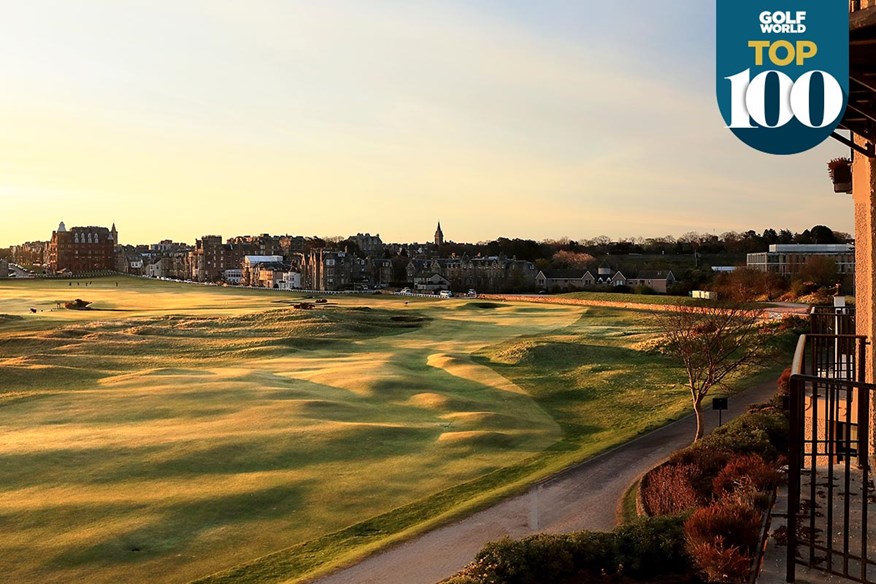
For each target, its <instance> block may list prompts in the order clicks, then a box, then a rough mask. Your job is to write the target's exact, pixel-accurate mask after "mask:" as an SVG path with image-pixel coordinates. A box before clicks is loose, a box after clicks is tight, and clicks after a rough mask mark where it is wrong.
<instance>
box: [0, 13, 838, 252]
mask: <svg viewBox="0 0 876 584" xmlns="http://www.w3.org/2000/svg"><path fill="white" fill-rule="evenodd" d="M714 10H715V7H714V3H713V2H702V1H701V0H660V1H659V2H635V3H632V4H629V3H620V2H604V1H599V2H597V1H596V0H539V1H538V2H533V1H532V0H434V1H433V0H368V1H367V2H363V1H362V0H319V1H318V2H317V1H314V0H306V1H305V0H247V2H239V1H237V0H234V1H225V0H174V1H163V0H157V1H156V0H148V1H145V0H144V1H134V0H77V1H76V2H70V1H69V0H56V1H51V0H28V1H27V2H20V1H18V0H0V14H2V18H0V246H7V245H11V244H15V243H21V242H23V241H30V240H39V239H43V240H44V239H49V238H50V237H51V232H52V230H53V229H56V228H57V226H58V223H59V222H60V221H61V220H63V221H64V222H65V223H66V225H67V226H68V227H71V226H74V225H105V226H109V225H110V224H111V223H113V222H115V224H116V225H117V227H118V229H119V233H120V239H121V241H122V243H152V242H157V241H159V240H161V239H173V240H176V241H187V242H193V241H194V239H195V238H196V237H199V236H201V235H204V234H220V235H223V236H225V237H228V236H232V235H241V234H256V233H274V234H284V233H289V234H296V235H320V236H328V235H350V234H354V233H357V232H366V231H367V232H370V233H372V234H374V233H379V234H380V235H381V238H382V239H383V240H384V241H427V240H429V239H431V237H432V234H433V233H434V231H435V224H436V222H437V221H438V220H440V221H441V225H442V228H443V230H444V233H445V237H446V239H449V240H454V241H484V240H489V239H493V238H496V237H500V236H505V237H526V238H534V239H545V238H559V237H563V236H568V237H571V238H573V239H586V238H592V237H595V236H598V235H608V236H610V237H612V238H620V237H631V236H645V237H648V236H661V235H667V234H673V235H680V234H682V233H685V232H689V231H698V232H709V233H716V234H720V233H723V232H725V231H731V230H748V229H756V230H758V231H761V230H762V229H764V228H766V227H774V228H776V229H779V228H790V229H792V230H795V231H802V230H803V229H805V228H808V227H811V226H813V225H816V224H825V225H829V226H831V227H832V228H834V229H837V230H841V231H847V232H848V231H852V230H853V229H852V224H853V207H852V202H851V197H850V196H849V195H835V194H834V193H833V192H832V186H831V184H830V181H829V179H828V176H827V168H826V162H827V160H829V159H830V158H834V157H837V156H847V155H848V148H846V147H844V146H842V145H840V144H839V143H837V142H835V141H833V140H830V141H828V142H826V143H824V144H822V145H821V146H819V147H818V148H816V149H814V150H812V151H810V152H807V153H804V154H799V155H795V156H791V157H777V156H770V155H767V154H761V153H759V152H756V151H754V150H752V149H750V148H749V147H747V146H745V145H744V144H742V143H741V142H739V141H738V140H737V139H736V138H735V137H734V136H733V135H732V133H731V132H730V131H729V130H727V129H726V128H725V127H724V126H725V124H724V122H723V120H722V119H721V116H720V113H719V112H718V108H717V104H716V99H715V65H714V60H715V48H714V42H715V39H714V35H715V22H714V21H715V14H714Z"/></svg>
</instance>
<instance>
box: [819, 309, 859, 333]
mask: <svg viewBox="0 0 876 584" xmlns="http://www.w3.org/2000/svg"><path fill="white" fill-rule="evenodd" d="M809 322H810V332H811V333H812V334H816V335H853V334H855V307H854V306H813V307H812V311H811V312H810V315H809Z"/></svg>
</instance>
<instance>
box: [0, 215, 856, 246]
mask: <svg viewBox="0 0 876 584" xmlns="http://www.w3.org/2000/svg"><path fill="white" fill-rule="evenodd" d="M439 221H440V223H441V224H442V229H444V231H445V238H446V241H447V242H453V243H470V244H477V243H486V242H489V241H494V240H496V239H499V238H501V237H504V238H507V239H527V240H532V241H559V240H561V239H570V240H572V241H578V242H582V241H587V240H592V239H595V238H598V237H608V238H609V239H611V241H630V240H632V239H637V238H644V239H649V238H663V237H673V238H679V237H681V236H683V235H685V234H687V233H699V234H709V235H715V236H720V235H722V234H724V233H729V232H738V233H745V232H747V231H749V230H754V231H755V232H757V233H758V234H760V233H763V232H764V230H767V229H776V230H778V229H788V230H790V231H792V232H795V233H796V232H802V231H803V230H806V229H809V228H811V227H812V226H813V225H814V224H816V223H817V224H822V225H827V226H828V227H831V229H833V230H834V231H837V232H843V233H851V232H853V229H851V228H842V227H840V226H834V225H831V224H829V223H825V222H818V221H809V223H808V224H805V223H804V224H803V225H799V226H795V225H781V226H780V225H770V224H767V225H763V226H760V227H756V226H754V225H747V226H743V227H740V228H737V229H720V228H713V229H685V230H684V231H679V232H675V233H653V234H638V233H631V234H626V235H612V234H609V233H591V234H583V235H580V236H577V237H576V236H573V235H571V234H555V235H552V234H548V235H544V236H527V235H521V234H517V233H499V234H496V235H495V236H492V237H481V238H476V239H464V238H459V237H454V236H453V231H452V225H451V230H450V231H449V232H448V231H447V229H446V222H445V221H444V220H442V219H435V220H434V221H433V222H432V223H431V228H429V227H425V226H424V230H425V231H424V233H423V234H420V236H419V239H416V238H415V239H404V238H396V237H392V236H389V235H387V233H385V232H384V231H382V230H375V229H368V228H365V229H361V228H359V229H348V230H347V232H342V231H338V232H335V233H317V232H313V231H307V229H306V228H304V229H300V230H295V231H292V230H289V229H285V230H284V229H280V230H274V231H271V230H266V229H253V230H249V231H247V230H245V229H244V230H237V231H234V230H225V231H224V232H223V231H222V230H216V229H214V230H210V229H205V230H201V231H200V232H198V233H197V234H193V235H190V236H186V235H173V236H171V235H162V234H160V233H158V232H156V234H155V235H147V236H145V237H142V238H137V239H133V238H130V236H128V235H127V233H128V232H129V230H128V229H126V228H125V227H126V226H123V225H118V224H117V222H116V221H113V220H109V221H97V220H92V221H79V222H77V221H67V220H66V219H59V222H58V223H54V224H52V225H53V226H52V227H51V229H50V230H49V231H48V232H46V233H43V234H41V236H36V235H37V234H34V236H32V237H27V238H25V239H21V240H16V241H13V240H9V239H6V238H5V237H4V236H5V235H6V233H5V232H4V233H3V234H0V237H4V238H3V239H0V248H7V247H11V246H15V245H20V244H23V243H26V242H35V241H49V240H50V239H51V237H52V232H53V231H55V230H57V228H58V226H59V224H60V223H61V222H63V223H64V224H65V225H66V226H67V227H68V228H69V227H91V226H109V225H113V226H118V228H119V232H120V234H121V235H120V237H119V242H118V243H119V244H122V245H148V244H153V243H158V242H160V241H174V242H180V243H194V242H195V241H196V240H197V239H200V238H202V237H204V236H210V235H218V236H221V237H222V238H223V239H227V238H230V237H241V236H256V235H262V234H269V235H274V236H280V235H298V236H304V237H318V238H322V239H325V238H338V237H340V238H347V237H350V236H353V235H356V234H370V235H374V236H379V237H380V238H381V239H382V240H383V241H384V242H385V243H395V244H414V243H422V244H427V243H431V242H432V240H433V237H434V231H435V227H436V224H437V223H438V222H439ZM424 225H425V224H424ZM426 232H428V233H426ZM191 233H194V232H191Z"/></svg>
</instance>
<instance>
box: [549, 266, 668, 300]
mask: <svg viewBox="0 0 876 584" xmlns="http://www.w3.org/2000/svg"><path fill="white" fill-rule="evenodd" d="M629 274H630V275H629V276H627V275H625V274H624V273H623V272H622V271H620V270H613V269H611V268H608V267H605V266H603V267H600V268H598V269H597V270H596V273H595V274H594V273H593V272H591V271H590V270H541V271H539V272H538V274H537V275H536V277H535V283H536V285H537V286H538V289H539V290H546V291H548V292H574V291H575V290H587V289H592V288H598V287H612V288H618V287H621V286H628V287H630V288H636V287H638V286H645V287H647V288H651V289H652V290H654V291H655V292H660V293H661V294H665V293H666V292H667V290H668V289H669V287H670V286H672V285H673V284H674V283H675V282H676V280H675V275H673V273H672V271H671V270H649V271H639V272H635V273H633V272H630V273H629Z"/></svg>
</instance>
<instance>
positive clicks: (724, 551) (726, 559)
mask: <svg viewBox="0 0 876 584" xmlns="http://www.w3.org/2000/svg"><path fill="white" fill-rule="evenodd" d="M688 549H689V551H690V554H691V556H693V557H694V558H695V559H694V562H695V563H696V564H697V567H699V569H700V570H702V572H703V574H705V576H706V578H708V579H709V582H740V583H741V582H745V581H746V579H747V577H748V573H749V570H750V568H751V558H750V557H749V556H748V555H746V554H743V553H742V552H741V551H739V548H738V547H736V546H727V544H726V543H725V541H724V538H723V537H721V536H718V537H716V538H715V540H714V541H711V542H700V543H695V544H690V547H689V548H688Z"/></svg>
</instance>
